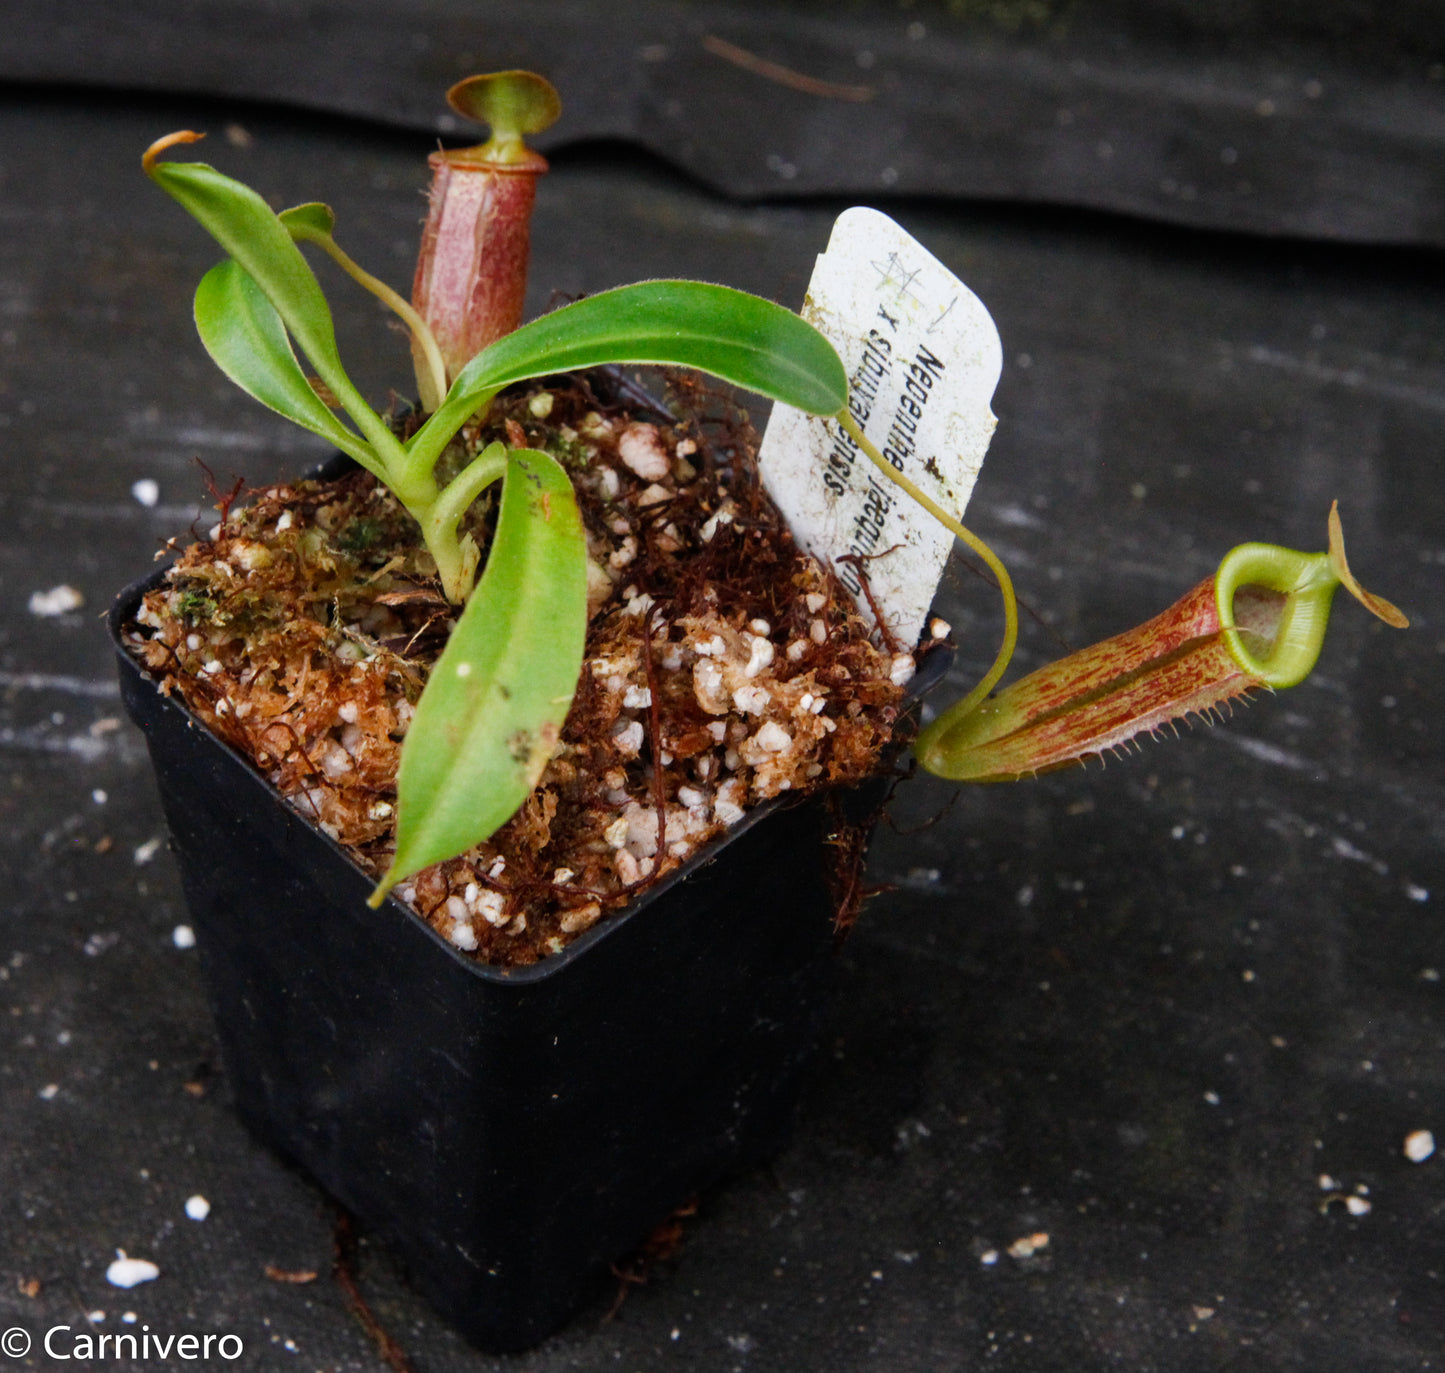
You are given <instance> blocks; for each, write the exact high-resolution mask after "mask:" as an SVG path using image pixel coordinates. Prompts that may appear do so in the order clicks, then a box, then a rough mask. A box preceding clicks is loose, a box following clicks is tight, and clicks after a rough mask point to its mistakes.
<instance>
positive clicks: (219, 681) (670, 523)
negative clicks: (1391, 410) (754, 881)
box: [129, 377, 937, 967]
mask: <svg viewBox="0 0 1445 1373" xmlns="http://www.w3.org/2000/svg"><path fill="white" fill-rule="evenodd" d="M678 381H679V385H680V386H681V387H682V388H683V389H684V390H689V391H692V392H693V393H695V395H696V396H697V397H698V398H699V399H703V400H705V399H706V391H705V389H704V388H703V387H702V386H701V385H700V383H699V382H698V380H697V379H695V378H681V377H680V378H679V379H678ZM712 408H713V409H716V408H717V407H716V404H714V405H713V406H712ZM498 437H502V438H504V439H506V440H507V441H509V442H510V443H511V444H512V446H513V447H518V448H521V447H529V448H541V449H543V450H545V451H550V452H552V453H554V454H555V455H557V456H558V457H559V458H560V459H561V460H562V461H563V462H564V463H565V464H567V466H568V467H569V468H571V469H572V472H573V477H574V487H575V489H576V491H577V492H578V498H579V503H580V505H581V507H582V510H583V515H584V522H585V524H586V527H587V531H588V557H589V561H590V564H591V571H590V573H589V598H588V610H589V614H590V621H589V629H588V636H587V647H586V652H585V658H584V661H583V664H582V675H581V679H580V682H579V685H578V690H577V694H576V696H575V698H574V701H573V705H572V708H571V710H570V712H569V714H568V717H567V721H566V723H565V724H564V726H563V729H562V737H561V742H560V746H559V747H558V749H557V750H556V751H555V752H554V754H553V757H552V759H551V760H550V762H549V763H548V764H547V767H546V770H545V771H544V773H543V775H542V778H541V781H540V783H539V784H538V787H537V789H536V790H535V791H534V792H533V794H532V795H531V796H530V797H529V798H528V799H527V801H526V802H525V803H524V804H523V805H522V807H521V809H520V810H519V811H518V813H517V814H516V815H515V816H514V817H513V818H512V819H511V820H510V821H508V822H507V823H506V824H505V825H504V826H503V827H502V829H501V830H499V831H498V832H497V833H496V834H495V835H494V836H492V838H491V839H489V840H487V841H486V842H485V843H483V844H480V845H478V846H476V847H475V848H474V849H472V850H470V851H469V852H467V853H466V854H463V855H461V856H460V857H458V858H456V859H453V860H449V861H447V862H444V863H439V864H435V865H433V866H432V867H429V868H426V869H423V870H422V871H421V872H420V873H418V874H417V875H416V876H414V877H412V878H409V879H407V880H406V881H405V882H403V883H402V884H401V885H400V886H399V887H398V888H397V894H398V896H399V897H400V898H401V899H402V900H403V901H404V902H406V903H407V904H408V905H410V906H412V907H413V908H414V909H415V910H416V911H417V912H418V913H419V914H420V915H421V916H422V917H423V918H424V919H426V920H428V921H430V922H431V923H432V925H433V926H434V927H435V928H436V929H437V930H438V931H439V932H440V933H441V934H442V935H443V936H444V937H445V938H447V939H449V940H450V941H451V942H452V943H453V944H454V945H455V946H456V947H457V948H459V949H462V950H465V951H467V952H472V953H475V955H476V956H477V957H478V958H479V959H481V960H482V961H485V962H488V963H492V964H495V965H498V966H504V967H510V966H517V965H522V964H527V963H534V962H536V961H537V960H538V959H539V958H542V957H545V956H546V955H547V954H548V953H556V952H558V951H560V950H561V949H562V948H563V947H565V945H566V944H567V943H568V942H570V940H571V939H573V938H575V937H576V936H577V935H578V934H580V933H581V932H582V931H584V930H587V929H590V928H591V927H592V926H593V925H594V924H596V923H597V922H598V921H599V920H600V919H602V918H603V917H604V915H605V914H607V913H609V912H612V911H615V910H617V909H619V908H620V907H622V906H624V905H626V904H627V902H629V901H630V900H632V899H634V898H635V897H636V896H637V895H639V894H640V893H641V892H642V891H644V890H646V888H647V887H648V886H649V885H650V883H651V882H652V881H653V880H655V879H656V878H660V877H662V876H664V875H665V874H666V873H668V872H670V871H672V870H674V869H675V868H676V867H678V866H679V865H680V864H681V863H683V862H685V861H686V860H687V859H688V858H689V857H691V856H692V855H693V854H694V853H696V852H697V851H698V849H699V848H701V847H702V846H703V845H704V844H706V843H707V842H708V841H709V840H711V839H713V838H715V837H716V836H717V835H719V834H721V833H724V832H725V831H726V830H727V829H728V827H729V826H730V825H733V824H736V823H737V822H738V821H739V820H741V819H742V817H743V815H744V814H745V813H746V811H747V810H748V808H749V807H751V806H754V805H756V804H757V803H758V802H760V801H765V800H771V799H772V798H774V797H778V796H782V795H784V794H785V793H791V794H792V795H794V796H802V795H804V794H806V793H807V792H809V791H812V790H816V789H819V788H822V787H827V786H840V785H847V784H848V783H851V782H856V781H858V780H860V779H862V778H863V777H866V776H868V775H869V774H870V773H875V772H881V771H884V770H886V768H887V766H888V762H889V760H888V759H887V758H885V753H884V750H885V748H886V746H887V744H888V743H889V741H890V739H891V738H892V733H893V726H894V723H895V721H896V720H897V719H898V716H899V704H900V702H901V700H902V697H903V688H904V685H905V684H906V683H907V682H908V681H909V680H911V678H912V677H913V675H914V673H915V670H916V661H915V657H914V655H913V654H912V653H911V652H909V651H907V650H906V649H905V648H904V647H903V646H901V645H896V644H895V645H893V646H892V647H891V648H890V647H886V646H885V645H884V644H883V643H882V642H881V640H880V638H879V636H878V635H876V634H874V635H872V636H871V637H870V633H869V630H868V626H867V625H866V624H865V622H864V619H863V617H862V616H861V615H860V614H859V612H858V609H857V607H856V606H855V605H854V603H853V601H852V599H851V598H850V597H849V596H848V594H847V593H846V592H845V591H844V590H843V589H842V587H841V586H840V585H839V583H838V582H837V580H836V578H835V577H833V576H832V575H830V574H828V573H827V572H825V571H824V569H823V568H822V566H821V565H820V564H819V563H818V562H817V560H816V559H814V558H811V557H809V556H807V555H806V554H804V553H802V552H800V550H799V549H798V548H797V547H796V546H795V545H794V543H793V540H792V538H791V537H790V535H789V534H788V532H787V529H786V526H785V525H784V524H783V522H782V520H781V518H780V517H779V515H778V512H777V510H776V508H775V507H774V506H773V504H772V503H771V501H769V500H768V498H767V495H766V493H765V492H764V491H763V490H762V489H761V487H760V485H759V482H758V478H757V474H756V469H755V468H754V466H753V457H754V451H755V445H754V437H753V435H752V432H751V426H750V425H749V424H748V422H747V418H746V414H745V413H743V412H738V411H737V410H736V409H735V407H732V406H728V407H726V408H725V413H724V414H723V415H722V416H721V417H720V418H718V419H716V420H711V421H709V420H706V419H704V418H702V417H701V416H700V415H698V416H694V417H693V418H691V419H690V420H686V421H684V422H683V423H682V424H681V425H680V426H674V425H671V424H667V423H665V422H664V423H662V424H659V423H657V422H656V417H655V416H652V415H648V416H647V417H645V418H637V417H635V416H634V415H633V414H632V413H631V412H630V411H629V410H628V408H627V406H626V405H625V404H623V403H618V402H614V403H611V404H604V403H603V402H600V401H599V400H598V399H597V397H596V396H595V395H594V394H593V391H592V388H591V387H590V386H589V385H588V382H587V379H586V378H585V377H582V378H579V379H577V380H575V381H572V382H564V383H562V384H560V385H558V386H555V387H553V388H550V389H543V388H540V387H536V386H533V387H531V388H529V389H528V390H526V391H525V392H523V393H521V394H518V395H516V396H513V397H507V398H504V399H503V400H501V401H500V402H499V403H498V404H497V405H495V406H494V407H493V410H492V412H491V414H490V415H489V417H488V422H487V425H486V426H485V427H480V426H478V425H472V426H469V428H468V429H467V430H466V431H465V433H464V435H463V436H462V439H461V441H460V442H459V444H458V445H457V447H458V452H457V453H456V454H455V455H454V458H453V460H454V461H455V462H461V461H464V460H465V459H464V454H465V453H467V452H471V453H475V452H479V451H480V450H481V448H482V447H484V446H485V445H486V444H488V443H490V442H492V441H493V440H494V439H496V438H498ZM232 494H236V495H240V494H241V493H239V491H237V492H234V493H232ZM242 499H243V500H244V504H243V503H242V502H241V501H235V502H233V501H232V500H230V499H224V500H223V503H222V508H221V512H220V513H221V515H222V518H221V520H220V521H219V522H218V523H217V524H216V525H215V526H214V528H213V529H212V531H211V534H210V537H209V538H207V539H205V540H204V541H200V542H195V543H191V544H189V545H187V546H185V547H184V548H182V549H181V550H180V551H179V555H178V557H177V561H176V564H175V567H174V568H173V570H172V571H171V572H170V573H169V575H168V576H167V579H166V584H165V586H164V587H162V588H161V589H159V590H156V591H153V592H151V593H150V594H149V595H148V596H147V597H146V600H145V603H144V605H143V607H142V608H141V610H140V611H139V612H138V614H137V617H136V624H135V625H134V626H133V629H132V631H131V633H130V635H129V643H130V645H131V648H132V651H134V652H135V653H136V655H137V656H138V657H139V658H141V659H142V661H144V662H145V664H146V665H147V667H148V668H149V669H150V670H151V672H152V673H153V674H154V676H155V677H156V679H157V681H158V683H159V684H160V687H161V689H162V690H163V691H165V692H167V693H169V692H171V691H175V692H177V693H178V694H179V695H180V697H181V698H182V699H183V700H184V701H185V702H186V704H187V705H188V706H189V707H190V708H191V709H192V710H193V711H194V712H195V713H196V714H197V715H198V716H199V717H200V718H201V719H202V720H204V721H205V723H206V725H207V726H208V727H209V728H210V729H211V730H212V731H213V732H215V733H216V734H217V735H219V736H220V737H221V738H223V739H225V740H226V741H227V742H228V743H230V744H231V745H233V746H234V747H236V748H238V749H239V750H240V751H241V752H243V753H244V754H245V755H246V756H247V757H248V758H250V759H251V760H252V761H253V762H254V763H255V765H256V766H257V767H258V768H259V769H260V770H261V771H262V772H263V773H264V774H265V775H266V776H267V777H268V778H269V779H270V780H271V782H272V783H273V784H274V785H275V786H276V787H277V788H278V789H279V790H280V791H281V793H282V794H283V795H284V796H286V797H287V798H288V800H289V801H290V802H291V803H292V804H293V805H295V806H296V807H297V808H298V810H300V811H301V813H302V814H304V815H306V816H307V817H308V818H309V819H311V820H312V821H313V822H314V823H315V824H316V825H317V826H318V827H319V828H321V829H322V830H324V831H325V832H326V833H327V834H329V835H330V836H331V837H332V838H333V839H336V840H338V841H340V842H341V843H342V844H344V845H346V846H347V847H348V848H349V849H351V850H352V851H353V853H354V854H355V855H356V857H357V858H358V860H359V861H360V862H361V863H362V865H363V866H364V867H365V868H366V869H367V870H368V871H369V872H371V873H372V874H373V875H374V876H378V877H379V876H380V875H381V873H383V872H384V871H385V870H386V868H387V867H388V865H389V863H390V861H391V855H392V852H393V851H394V849H395V824H396V799H397V796H396V772H397V766H398V763H399V759H400V755H401V745H402V742H403V739H404V737H405V734H406V728H407V725H408V723H409V722H410V719H411V716H412V713H413V711H414V709H415V705H416V702H417V699H418V698H419V696H420V695H421V691H422V688H423V687H424V686H425V684H426V678H427V676H428V674H429V672H430V669H431V665H432V663H433V662H434V661H435V659H436V657H437V656H438V654H439V653H440V652H441V649H442V648H443V647H444V646H445V643H446V638H447V634H448V631H449V630H450V628H451V626H452V624H453V623H454V617H455V615H456V613H457V610H456V608H455V607H453V606H450V605H448V604H447V602H446V600H445V598H444V597H443V596H442V595H441V592H440V588H439V584H438V582H437V579H436V575H435V570H436V569H435V564H434V563H433V562H432V560H431V556H430V554H429V553H427V552H426V551H425V549H424V548H423V546H422V544H421V541H420V537H419V530H418V529H417V527H416V523H415V521H414V520H412V519H411V517H410V516H409V515H407V514H406V512H405V511H404V510H403V509H402V508H401V507H400V505H399V504H398V503H397V502H396V500H395V499H394V497H392V496H391V494H390V493H389V492H387V491H386V490H385V488H383V487H381V486H380V484H379V483H377V482H376V481H375V479H374V478H372V477H371V476H370V474H369V473H366V472H364V471H360V470H358V471H354V472H352V473H350V474H349V475H347V476H344V477H340V478H337V479H334V480H329V481H322V480H314V481H302V482H297V483H292V484H284V485H280V486H272V487H268V488H266V489H265V490H262V491H258V492H249V493H245V495H244V497H243V498H242ZM494 499H495V497H494V496H493V497H491V498H489V499H488V500H487V501H486V502H484V503H482V504H481V505H480V506H479V507H474V510H473V512H472V515H471V524H470V532H471V534H472V535H473V536H474V537H475V538H476V540H477V543H478V545H479V546H480V547H481V548H482V550H483V552H482V556H483V558H484V559H485V557H486V550H487V548H488V546H489V533H488V526H489V524H490V521H491V519H492V518H494V517H495V511H494V508H493V505H492V502H493V500H494ZM936 646H937V640H935V639H932V638H930V639H929V641H928V648H929V649H933V648H936ZM841 861H843V860H842V858H841V856H840V862H841Z"/></svg>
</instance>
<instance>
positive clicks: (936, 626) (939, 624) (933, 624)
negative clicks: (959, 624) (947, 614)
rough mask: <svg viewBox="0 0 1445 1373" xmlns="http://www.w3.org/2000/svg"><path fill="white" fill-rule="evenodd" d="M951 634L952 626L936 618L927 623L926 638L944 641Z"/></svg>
mask: <svg viewBox="0 0 1445 1373" xmlns="http://www.w3.org/2000/svg"><path fill="white" fill-rule="evenodd" d="M952 633H953V626H952V625H951V624H949V623H948V621H947V620H940V619H939V618H938V617H937V616H935V617H934V618H933V619H931V620H930V621H929V622H928V636H929V638H931V639H946V638H948V636H949V635H950V634H952Z"/></svg>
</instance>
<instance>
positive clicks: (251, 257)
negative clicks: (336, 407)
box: [150, 162, 341, 384]
mask: <svg viewBox="0 0 1445 1373" xmlns="http://www.w3.org/2000/svg"><path fill="white" fill-rule="evenodd" d="M150 176H151V179H152V180H153V181H155V183H156V184H157V185H158V186H159V187H160V188H161V190H163V191H165V192H166V194H167V195H170V196H172V197H174V199H176V200H178V201H179V202H180V203H181V205H182V206H184V208H185V209H187V210H188V211H190V213H191V214H192V215H193V216H194V217H195V218H196V219H197V220H199V221H200V223H201V226H202V227H203V228H204V229H205V230H206V231H207V232H208V233H209V234H210V235H211V237H212V238H214V239H215V240H216V242H217V243H219V244H220V245H221V247H222V248H224V249H225V250H226V252H227V253H228V254H229V255H230V256H231V257H233V258H235V260H236V261H237V262H239V263H240V264H241V266H242V267H244V268H245V269H246V271H247V272H248V273H250V275H251V276H252V277H253V278H254V280H255V281H256V283H257V285H259V286H260V287H261V289H262V291H263V292H264V293H265V294H266V296H267V298H268V299H269V300H270V301H271V302H272V303H273V304H274V305H275V307H276V309H277V311H278V312H279V313H280V315H281V318H282V319H283V320H284V321H285V323H286V327H287V328H288V329H289V330H290V331H291V333H292V335H293V336H294V337H295V339H296V342H297V343H298V344H300V345H301V350H302V351H303V352H304V353H305V354H306V356H307V357H308V358H310V359H311V363H312V365H313V366H314V367H316V369H317V370H318V371H320V370H321V369H322V368H323V367H335V368H340V367H341V357H340V355H339V354H338V353H337V351H336V331H335V329H334V327H333V326H332V322H331V309H330V307H329V306H328V305H327V303H326V297H325V295H324V294H323V293H322V290H321V284H320V282H318V281H317V280H316V274H315V273H314V272H313V271H312V270H311V268H310V266H309V265H308V264H307V261H306V259H305V258H304V257H302V256H301V250H300V249H299V248H298V247H297V246H296V244H295V243H294V242H293V241H292V238H291V235H290V234H289V233H288V232H287V231H286V228H285V227H284V226H283V225H282V224H281V222H280V220H279V219H277V217H276V214H275V211H273V210H272V209H271V207H270V206H269V205H268V204H266V202H265V201H264V200H262V199H261V197H260V196H259V195H257V194H256V192H255V191H253V190H252V189H251V188H250V187H249V186H246V185H243V184H242V183H241V182H239V181H236V180H235V179H234V178H232V177H229V176H226V175H225V174H224V173H222V172H218V171H217V170H216V169H215V168H214V167H211V166H208V165H207V164H206V163H204V162H158V163H156V164H155V165H154V166H153V167H151V168H150ZM328 384H330V383H329V379H328Z"/></svg>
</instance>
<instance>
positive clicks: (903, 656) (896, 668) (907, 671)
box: [888, 653, 918, 686]
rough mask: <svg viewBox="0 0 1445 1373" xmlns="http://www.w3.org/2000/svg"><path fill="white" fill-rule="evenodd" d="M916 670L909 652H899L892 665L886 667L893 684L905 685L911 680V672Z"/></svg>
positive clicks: (916, 666)
mask: <svg viewBox="0 0 1445 1373" xmlns="http://www.w3.org/2000/svg"><path fill="white" fill-rule="evenodd" d="M917 670H918V665H917V664H916V663H915V662H914V661H913V655H912V654H911V653H900V654H899V655H898V656H897V657H896V658H895V659H894V660H893V665H892V666H891V667H890V668H889V669H888V676H889V678H890V679H891V680H892V682H893V685H894V686H907V685H908V683H909V682H911V681H912V680H913V674H914V673H915V672H916V671H917Z"/></svg>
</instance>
